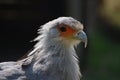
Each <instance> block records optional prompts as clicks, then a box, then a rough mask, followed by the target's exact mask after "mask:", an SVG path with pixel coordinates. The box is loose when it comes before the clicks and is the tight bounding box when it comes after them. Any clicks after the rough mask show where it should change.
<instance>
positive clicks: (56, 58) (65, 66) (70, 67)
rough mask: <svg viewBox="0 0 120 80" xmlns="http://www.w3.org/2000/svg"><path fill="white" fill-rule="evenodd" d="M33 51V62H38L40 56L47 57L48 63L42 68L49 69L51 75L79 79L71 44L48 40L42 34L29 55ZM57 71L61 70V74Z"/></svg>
mask: <svg viewBox="0 0 120 80" xmlns="http://www.w3.org/2000/svg"><path fill="white" fill-rule="evenodd" d="M33 53H34V60H35V61H36V63H35V64H39V63H40V61H41V59H42V58H46V59H47V61H48V65H46V67H44V68H43V70H47V69H49V70H50V72H51V73H50V74H51V75H52V74H53V75H54V76H57V75H60V76H59V77H60V78H59V77H58V79H56V80H80V77H81V73H80V69H79V65H78V60H77V55H76V53H75V50H74V46H73V45H67V46H66V45H63V44H62V41H61V42H57V40H54V39H53V40H50V38H49V37H48V36H45V35H44V34H42V35H40V36H39V42H38V43H37V44H36V45H35V49H34V50H33V52H31V53H30V55H31V54H33ZM57 71H62V74H59V72H57Z"/></svg>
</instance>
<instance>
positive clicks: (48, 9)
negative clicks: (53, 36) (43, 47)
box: [0, 0, 120, 80]
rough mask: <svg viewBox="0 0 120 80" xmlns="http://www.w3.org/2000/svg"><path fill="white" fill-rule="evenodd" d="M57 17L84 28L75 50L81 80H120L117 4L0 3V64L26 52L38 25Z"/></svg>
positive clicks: (94, 0)
mask: <svg viewBox="0 0 120 80" xmlns="http://www.w3.org/2000/svg"><path fill="white" fill-rule="evenodd" d="M60 16H71V17H74V18H75V19H77V20H79V21H81V22H82V23H83V24H84V27H85V28H84V30H85V32H86V33H87V35H88V46H87V48H84V46H83V44H80V45H79V46H78V50H77V52H78V55H79V57H80V67H81V72H82V75H83V77H82V80H120V73H119V72H120V0H59V1H58V0H0V62H2V61H9V60H17V59H18V58H20V57H22V56H23V55H24V54H25V53H27V51H29V50H30V49H31V48H32V46H33V45H34V44H35V43H34V42H32V43H30V41H31V40H33V39H34V38H35V37H36V36H37V29H38V28H39V26H40V25H43V24H44V23H46V22H48V21H50V20H53V19H55V18H57V17H60Z"/></svg>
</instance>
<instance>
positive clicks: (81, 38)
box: [77, 31, 87, 48]
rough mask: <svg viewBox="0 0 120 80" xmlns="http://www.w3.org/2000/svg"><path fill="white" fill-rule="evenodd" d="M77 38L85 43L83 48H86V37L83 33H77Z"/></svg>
mask: <svg viewBox="0 0 120 80" xmlns="http://www.w3.org/2000/svg"><path fill="white" fill-rule="evenodd" d="M77 38H78V39H79V40H81V41H82V42H84V43H85V48H86V47H87V35H86V33H85V32H84V31H81V32H79V33H77Z"/></svg>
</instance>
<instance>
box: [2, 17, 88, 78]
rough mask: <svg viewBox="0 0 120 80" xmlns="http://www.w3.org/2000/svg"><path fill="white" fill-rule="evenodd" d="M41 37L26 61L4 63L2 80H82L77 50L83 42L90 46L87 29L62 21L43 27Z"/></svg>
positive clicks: (70, 19)
mask: <svg viewBox="0 0 120 80" xmlns="http://www.w3.org/2000/svg"><path fill="white" fill-rule="evenodd" d="M61 27H62V28H61ZM67 27H68V28H69V27H70V29H72V30H73V32H75V31H76V32H75V33H74V35H73V34H72V35H71V34H70V35H69V34H66V33H67V30H66V29H67ZM71 32H72V31H71ZM38 33H39V36H38V37H37V38H36V39H35V41H38V42H37V44H36V45H35V46H34V49H33V50H32V51H31V52H30V53H29V54H28V55H27V56H26V57H25V58H24V59H22V60H19V61H16V62H12V61H11V62H2V63H0V80H80V77H81V73H80V69H79V65H78V59H77V58H78V57H77V55H76V53H75V50H74V47H75V46H76V45H77V44H78V43H80V42H81V41H83V42H85V46H86V45H87V36H86V34H85V33H84V32H83V25H82V24H81V23H80V22H79V21H77V20H75V19H73V18H71V17H60V18H57V19H55V20H53V21H50V22H48V23H46V24H45V25H43V26H41V28H40V29H39V30H38ZM62 33H63V34H64V35H62ZM65 35H67V37H66V36H65ZM68 36H69V37H68Z"/></svg>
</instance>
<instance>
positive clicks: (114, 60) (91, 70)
mask: <svg viewBox="0 0 120 80" xmlns="http://www.w3.org/2000/svg"><path fill="white" fill-rule="evenodd" d="M90 37H91V40H90V41H91V42H90V47H89V48H90V49H89V50H90V51H89V56H88V58H89V59H88V61H89V62H88V63H89V64H88V72H87V74H86V75H85V76H83V80H120V75H119V72H120V43H115V42H113V41H112V40H110V39H108V38H106V36H104V34H101V33H100V32H95V33H94V34H92V36H90ZM84 78H85V79H84Z"/></svg>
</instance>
